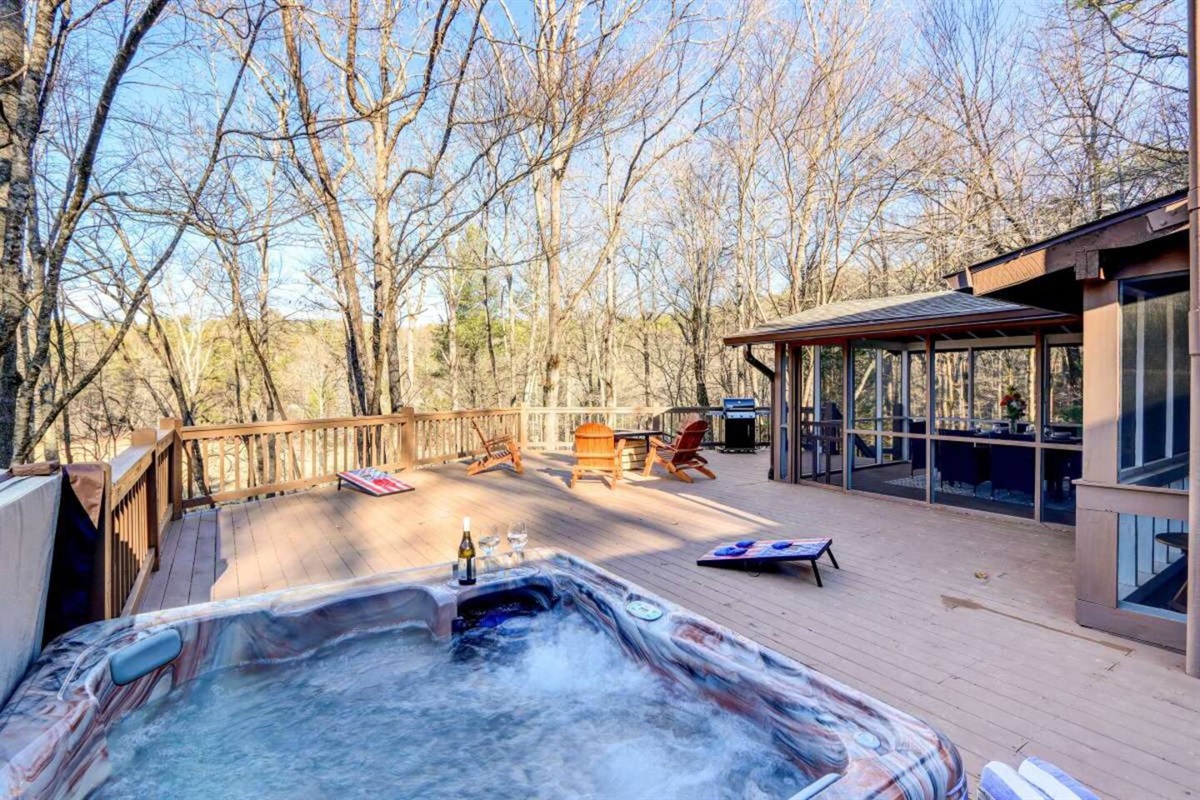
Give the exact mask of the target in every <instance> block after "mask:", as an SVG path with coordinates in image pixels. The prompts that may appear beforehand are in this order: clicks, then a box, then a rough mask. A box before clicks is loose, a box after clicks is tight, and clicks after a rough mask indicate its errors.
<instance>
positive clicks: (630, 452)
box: [613, 431, 663, 472]
mask: <svg viewBox="0 0 1200 800" xmlns="http://www.w3.org/2000/svg"><path fill="white" fill-rule="evenodd" d="M662 435H663V434H662V431H614V433H613V437H614V438H616V439H618V440H624V441H625V449H624V450H622V451H621V469H623V470H625V471H626V472H635V471H636V472H641V471H642V469H643V468H644V467H645V466H646V454H647V453H648V452H650V437H651V436H658V437H661V436H662Z"/></svg>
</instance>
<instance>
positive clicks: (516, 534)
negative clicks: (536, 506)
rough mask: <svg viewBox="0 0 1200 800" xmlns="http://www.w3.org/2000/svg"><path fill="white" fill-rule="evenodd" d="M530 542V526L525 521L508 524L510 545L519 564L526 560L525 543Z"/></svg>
mask: <svg viewBox="0 0 1200 800" xmlns="http://www.w3.org/2000/svg"><path fill="white" fill-rule="evenodd" d="M528 542H529V528H528V526H527V525H526V524H525V523H524V522H514V523H512V524H511V525H509V526H508V546H509V547H511V548H512V551H513V556H514V557H515V559H516V562H517V565H518V566H520V565H521V564H522V563H523V562H524V561H525V545H526V544H527V543H528Z"/></svg>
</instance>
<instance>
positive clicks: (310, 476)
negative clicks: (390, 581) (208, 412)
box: [180, 409, 415, 508]
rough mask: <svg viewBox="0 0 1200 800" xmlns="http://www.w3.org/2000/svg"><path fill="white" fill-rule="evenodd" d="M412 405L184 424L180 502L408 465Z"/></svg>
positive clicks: (206, 501)
mask: <svg viewBox="0 0 1200 800" xmlns="http://www.w3.org/2000/svg"><path fill="white" fill-rule="evenodd" d="M414 427H415V426H414V423H413V412H412V409H404V410H403V411H402V412H401V413H399V414H390V415H387V416H376V417H344V418H340V419H316V420H286V421H278V422H259V423H250V424H244V425H199V426H194V427H187V428H182V429H181V433H180V438H181V440H182V443H183V446H182V451H183V471H182V476H181V479H182V494H183V508H191V507H193V506H200V505H212V504H214V503H221V502H226V501H229V500H244V499H246V498H249V497H259V496H263V495H268V494H276V493H278V492H286V491H291V490H295V489H307V488H310V487H312V486H316V485H317V484H321V483H329V482H330V481H333V480H335V479H336V477H337V473H338V472H341V471H343V470H348V469H358V468H360V467H378V468H380V469H384V470H397V469H408V468H410V467H412V466H413V460H412V454H413V452H414V449H413V446H412V443H411V442H410V441H409V437H411V435H412V433H413V430H414Z"/></svg>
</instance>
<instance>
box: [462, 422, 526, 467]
mask: <svg viewBox="0 0 1200 800" xmlns="http://www.w3.org/2000/svg"><path fill="white" fill-rule="evenodd" d="M471 425H472V426H474V428H475V433H477V434H479V441H481V442H483V451H484V452H483V455H482V456H480V457H479V458H477V459H475V460H474V461H472V462H471V464H470V465H469V466H468V467H467V474H468V475H478V474H479V473H481V472H483V471H484V470H485V469H491V468H492V467H498V466H500V465H501V464H512V468H513V471H514V472H516V473H517V474H518V475H521V474H522V473H524V472H525V468H524V467H522V466H521V444H520V443H519V442H518V441H517V439H516V437H515V436H512V435H510V434H505V435H504V436H497V437H496V438H495V439H489V438H487V436H485V435H484V433H483V429H482V428H480V427H479V423H478V422H476V421H475V420H471Z"/></svg>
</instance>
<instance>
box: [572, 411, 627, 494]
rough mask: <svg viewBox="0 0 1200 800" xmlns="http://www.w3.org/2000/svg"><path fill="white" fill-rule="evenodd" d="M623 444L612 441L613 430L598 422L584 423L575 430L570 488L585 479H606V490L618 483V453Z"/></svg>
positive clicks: (613, 487)
mask: <svg viewBox="0 0 1200 800" xmlns="http://www.w3.org/2000/svg"><path fill="white" fill-rule="evenodd" d="M624 449H625V440H624V439H622V440H621V441H619V442H618V441H614V437H613V429H612V428H610V427H608V426H607V425H604V424H603V423H600V422H587V423H584V424H583V425H580V426H579V427H578V428H576V429H575V466H573V467H571V488H572V489H574V488H575V481H577V480H579V478H580V477H582V476H584V475H599V476H600V477H601V478H603V477H604V476H606V475H607V476H608V479H609V488H610V489H616V488H617V481H619V480H621V477H622V472H621V451H622V450H624Z"/></svg>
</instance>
